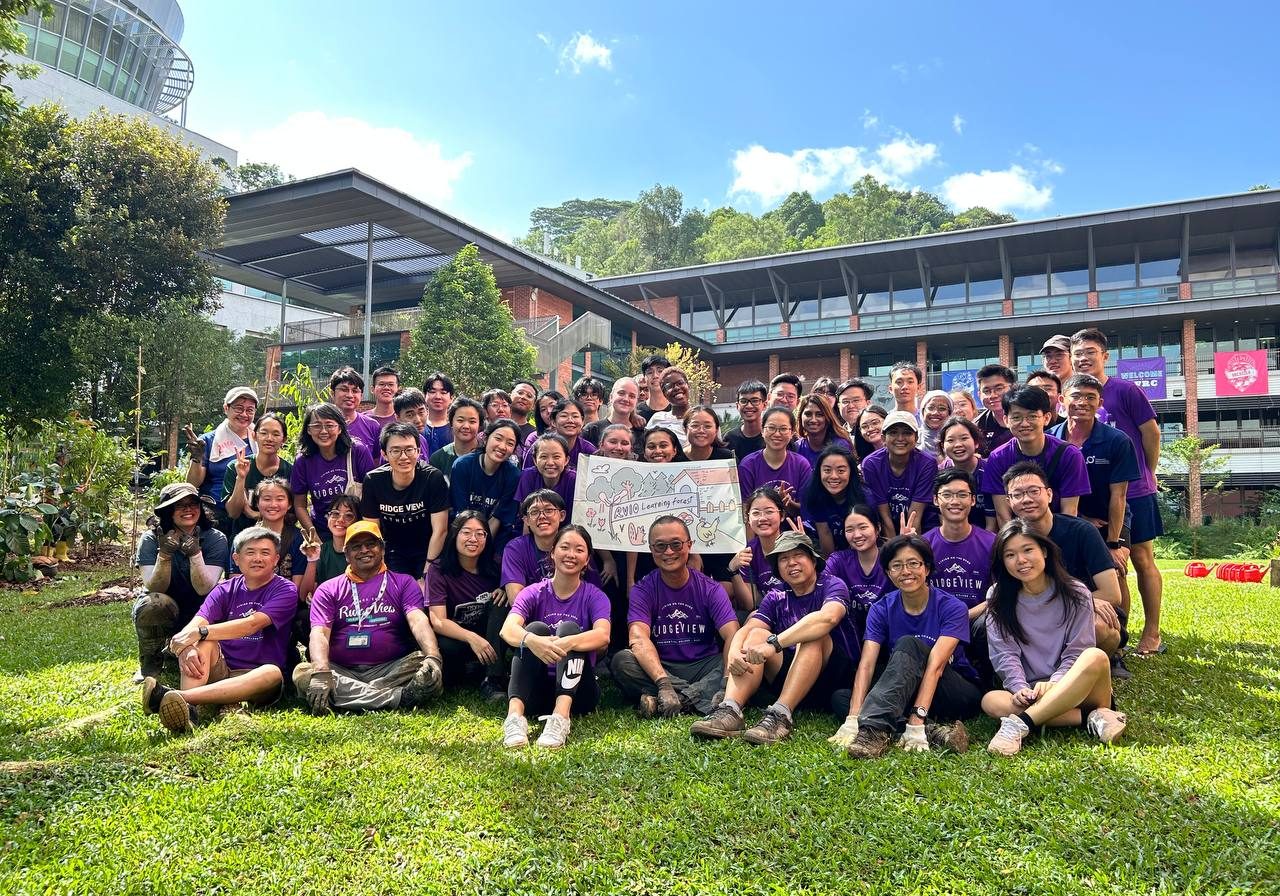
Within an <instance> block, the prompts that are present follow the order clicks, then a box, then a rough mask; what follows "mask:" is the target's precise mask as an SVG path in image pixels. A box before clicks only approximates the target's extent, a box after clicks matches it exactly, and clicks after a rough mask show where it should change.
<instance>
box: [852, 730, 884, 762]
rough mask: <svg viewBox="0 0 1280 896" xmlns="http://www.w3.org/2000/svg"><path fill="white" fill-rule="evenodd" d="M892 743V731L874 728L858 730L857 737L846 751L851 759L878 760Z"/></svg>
mask: <svg viewBox="0 0 1280 896" xmlns="http://www.w3.org/2000/svg"><path fill="white" fill-rule="evenodd" d="M892 743H893V732H892V731H880V730H879V729H876V728H859V729H858V736H857V737H855V738H854V739H853V743H851V744H849V749H848V750H846V751H845V752H847V753H848V754H849V758H851V759H879V758H880V757H881V756H883V755H884V754H885V753H888V752H889V745H890V744H892Z"/></svg>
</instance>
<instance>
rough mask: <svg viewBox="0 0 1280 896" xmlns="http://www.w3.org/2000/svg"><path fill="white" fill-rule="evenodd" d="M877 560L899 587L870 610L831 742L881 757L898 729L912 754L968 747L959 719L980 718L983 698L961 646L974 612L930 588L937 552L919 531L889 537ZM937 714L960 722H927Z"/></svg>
mask: <svg viewBox="0 0 1280 896" xmlns="http://www.w3.org/2000/svg"><path fill="white" fill-rule="evenodd" d="M880 562H881V564H883V565H884V568H885V571H886V572H888V573H889V578H890V579H891V580H892V581H893V584H894V585H896V586H897V588H898V590H897V591H894V592H891V593H890V594H888V595H886V596H885V597H884V598H883V599H882V600H880V601H878V602H877V603H875V604H873V605H872V606H871V610H870V612H869V613H868V614H867V634H866V639H865V640H864V641H863V642H862V661H861V662H860V663H858V673H857V675H855V676H854V679H853V692H852V694H851V695H850V698H849V713H848V716H847V717H846V718H845V721H844V724H842V725H841V726H840V729H839V730H838V731H836V733H835V735H833V736H832V738H831V741H832V742H833V743H835V744H838V745H839V746H842V747H846V748H847V750H848V753H849V755H850V756H852V757H853V758H855V759H873V758H875V757H877V756H883V755H884V754H885V753H886V752H888V750H889V747H890V745H891V744H892V743H893V739H894V736H895V735H898V745H899V746H901V747H902V748H903V749H904V750H906V751H907V752H909V753H916V752H925V751H927V750H928V749H929V748H930V747H939V748H943V749H952V750H954V751H955V752H957V753H960V752H964V751H965V750H967V749H968V748H969V735H968V732H967V731H966V730H965V727H964V724H963V722H961V721H960V720H961V719H969V718H973V717H974V716H976V715H977V714H978V713H979V712H980V711H981V703H982V690H981V688H979V686H978V683H977V681H978V675H977V673H976V672H975V671H974V669H973V666H972V665H971V664H970V663H969V660H968V658H967V657H966V656H965V651H964V645H965V644H966V643H968V641H969V614H968V612H967V610H966V609H965V605H964V604H963V603H962V602H961V600H960V599H959V598H958V597H953V596H952V595H950V594H948V593H947V592H945V591H942V590H940V589H938V588H933V587H930V585H929V576H930V575H931V574H932V573H933V567H934V564H933V551H932V549H930V547H929V543H928V542H927V541H925V540H924V539H923V538H921V537H920V536H919V535H899V536H897V537H896V538H893V539H891V540H890V541H889V543H888V544H886V545H885V546H884V548H883V549H882V550H881V551H880ZM886 646H887V647H888V649H889V653H888V656H887V657H885V658H884V659H882V656H883V651H884V649H885V647H886ZM845 693H848V692H845ZM933 718H938V719H954V720H956V722H955V724H954V725H931V724H928V722H929V720H930V719H933Z"/></svg>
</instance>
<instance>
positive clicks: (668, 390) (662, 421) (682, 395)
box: [645, 367, 691, 448]
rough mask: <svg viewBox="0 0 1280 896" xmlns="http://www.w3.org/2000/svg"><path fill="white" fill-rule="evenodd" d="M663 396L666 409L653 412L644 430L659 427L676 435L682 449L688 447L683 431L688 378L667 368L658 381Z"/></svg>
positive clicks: (687, 406)
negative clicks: (665, 401)
mask: <svg viewBox="0 0 1280 896" xmlns="http://www.w3.org/2000/svg"><path fill="white" fill-rule="evenodd" d="M658 386H659V387H660V388H661V389H662V394H663V396H664V397H665V398H666V399H667V408H666V410H663V411H655V412H654V413H653V415H652V416H650V417H649V420H648V422H647V423H645V429H652V428H654V427H655V426H661V427H663V428H665V429H669V430H671V431H672V432H674V433H675V434H676V437H677V438H678V439H679V440H680V444H681V446H682V447H685V448H687V447H689V438H688V436H687V435H685V431H684V415H685V414H687V413H689V404H690V401H691V399H690V395H689V377H688V376H687V375H686V374H685V372H684V371H683V370H681V369H680V368H679V367H668V368H667V369H666V370H664V371H662V378H661V379H660V380H659V381H658Z"/></svg>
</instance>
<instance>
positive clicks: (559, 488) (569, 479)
mask: <svg viewBox="0 0 1280 896" xmlns="http://www.w3.org/2000/svg"><path fill="white" fill-rule="evenodd" d="M577 481H578V474H577V473H575V472H574V471H573V470H571V469H569V468H568V467H565V470H564V472H563V473H561V474H560V481H559V482H557V483H556V484H555V485H553V486H547V485H545V484H544V483H543V481H542V474H541V473H539V472H538V471H537V469H535V468H533V467H530V468H529V469H527V470H523V471H522V472H521V473H520V481H519V482H517V483H516V498H515V501H516V503H517V504H520V503H523V501H524V499H525V498H527V497H529V496H530V495H532V494H533V493H534V492H536V491H537V490H538V489H542V488H548V487H549V488H550V489H551V490H552V491H553V492H555V493H556V494H557V495H559V496H560V498H561V499H562V500H563V501H564V518H565V519H566V520H571V519H573V486H574V483H575V482H577Z"/></svg>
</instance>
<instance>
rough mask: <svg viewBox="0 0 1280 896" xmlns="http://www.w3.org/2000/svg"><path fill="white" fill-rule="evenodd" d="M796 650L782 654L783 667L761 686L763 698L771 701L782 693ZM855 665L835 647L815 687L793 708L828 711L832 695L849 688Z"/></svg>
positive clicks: (819, 674) (814, 684)
mask: <svg viewBox="0 0 1280 896" xmlns="http://www.w3.org/2000/svg"><path fill="white" fill-rule="evenodd" d="M795 655H796V652H795V651H794V650H787V651H785V652H784V653H783V654H782V668H781V669H779V670H778V674H777V675H776V676H774V679H773V681H766V682H765V683H764V684H763V685H762V686H761V688H760V690H761V691H763V692H765V693H764V694H763V695H761V697H762V699H763V698H765V697H768V698H769V702H771V703H772V702H773V701H774V700H776V699H777V697H778V695H779V694H781V693H782V686H783V685H784V684H785V683H786V680H787V673H788V672H790V671H791V663H792V661H793V660H794V659H795ZM853 673H854V667H853V664H852V663H851V662H850V661H849V658H848V657H847V656H845V655H844V653H843V652H842V651H841V650H840V649H839V648H838V647H833V648H832V650H831V656H830V657H829V658H828V659H827V664H826V665H825V666H823V667H822V671H821V672H819V673H818V677H817V679H816V680H815V681H814V682H813V687H811V688H809V693H807V694H805V695H804V699H803V700H801V701H800V705H799V706H793V707H791V708H792V709H816V710H819V711H821V712H826V711H828V710H829V709H830V706H831V695H832V693H834V692H835V691H837V690H839V689H840V688H846V689H847V688H848V687H849V686H850V683H851V682H852V681H853Z"/></svg>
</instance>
